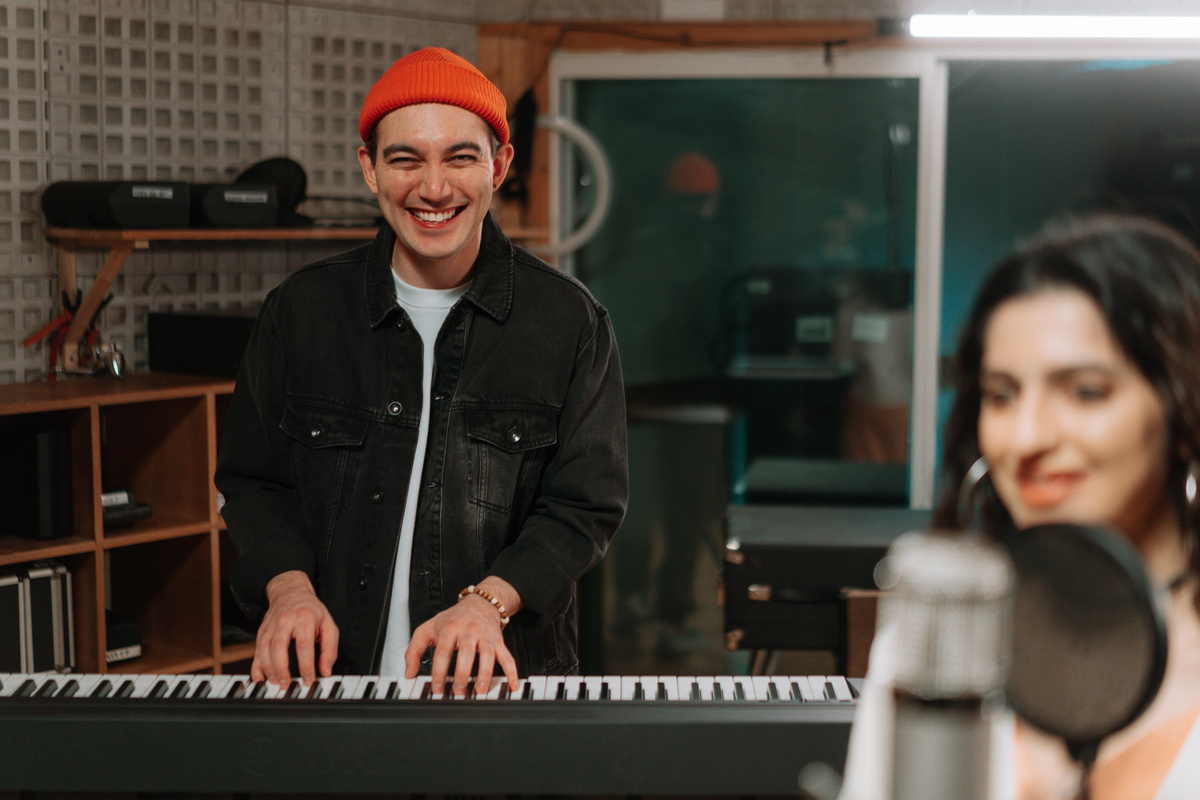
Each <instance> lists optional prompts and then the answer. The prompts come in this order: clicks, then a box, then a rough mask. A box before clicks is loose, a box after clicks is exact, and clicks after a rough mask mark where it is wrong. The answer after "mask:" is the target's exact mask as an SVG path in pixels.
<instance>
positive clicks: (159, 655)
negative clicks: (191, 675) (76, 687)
mask: <svg viewBox="0 0 1200 800" xmlns="http://www.w3.org/2000/svg"><path fill="white" fill-rule="evenodd" d="M232 392H233V381H229V380H213V379H211V378H198V377H192V376H182V375H164V374H155V373H147V374H135V375H130V376H128V377H126V378H124V379H120V380H118V379H115V378H109V377H103V378H79V379H73V380H59V381H53V382H47V383H33V384H20V385H10V386H0V420H12V419H13V418H14V417H16V418H20V419H21V422H22V424H33V423H35V422H36V423H37V424H38V425H52V426H55V427H59V428H66V429H67V430H69V431H70V437H71V460H72V464H71V472H72V493H73V496H72V505H73V515H74V526H73V531H74V534H73V535H71V536H68V537H64V538H60V539H46V540H43V539H32V538H22V537H20V536H15V535H3V536H0V565H3V566H6V567H13V566H19V565H22V564H29V563H32V562H34V561H39V560H43V559H50V558H54V559H59V560H60V561H61V562H62V563H64V564H66V565H67V567H68V569H69V570H70V571H71V573H72V581H73V585H74V591H73V596H74V609H73V610H74V621H75V653H76V662H77V664H76V666H77V669H78V670H79V671H81V672H107V671H109V670H110V668H109V665H108V664H106V663H105V658H104V655H105V652H106V651H107V646H106V621H105V609H106V608H111V609H113V610H115V611H119V612H121V613H123V614H126V615H129V616H132V617H134V618H135V619H137V620H138V621H139V623H140V625H141V628H142V647H143V654H142V656H141V657H139V658H137V659H135V660H132V661H129V662H121V663H119V664H114V665H112V666H111V671H113V672H117V673H125V674H129V673H172V672H192V671H213V672H220V669H221V664H223V663H229V662H231V661H237V660H242V653H241V651H238V650H234V651H233V653H234V655H230V651H229V650H228V649H222V647H221V644H220V628H221V610H220V600H221V598H220V591H219V588H220V585H221V582H222V579H223V575H224V574H225V573H226V572H227V571H228V565H229V563H230V562H231V561H232V558H233V554H232V552H231V550H232V545H231V543H230V542H229V539H228V535H227V534H224V533H223V532H222V531H223V528H224V525H223V524H222V523H221V520H220V517H219V516H218V514H217V511H216V499H217V497H216V495H217V493H216V488H215V487H214V486H213V484H212V475H213V471H214V469H215V468H216V458H217V455H216V454H217V447H218V444H219V439H220V431H221V429H222V427H223V426H222V425H221V424H220V422H221V420H222V418H223V417H224V412H225V410H226V409H227V408H228V398H229V396H230V394H231V393H232ZM26 420H28V422H26ZM107 488H126V489H130V490H132V491H133V492H134V494H135V496H136V497H137V499H138V500H139V501H141V502H146V503H149V504H150V506H151V508H152V509H153V514H152V516H150V517H149V518H147V519H144V520H139V521H137V522H135V523H134V524H132V525H130V526H129V527H125V528H120V529H116V530H107V531H106V530H104V524H103V519H102V515H101V513H100V508H101V505H100V494H101V492H102V491H103V490H104V489H107ZM251 654H252V650H251ZM235 656H236V657H235Z"/></svg>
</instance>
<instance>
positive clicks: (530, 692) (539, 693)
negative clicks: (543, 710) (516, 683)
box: [522, 675, 546, 700]
mask: <svg viewBox="0 0 1200 800" xmlns="http://www.w3.org/2000/svg"><path fill="white" fill-rule="evenodd" d="M526 683H527V684H528V686H529V688H528V689H527V690H526V691H524V692H523V693H522V695H523V696H524V697H525V698H526V699H529V700H545V699H546V676H545V675H530V676H529V678H528V679H527V681H526Z"/></svg>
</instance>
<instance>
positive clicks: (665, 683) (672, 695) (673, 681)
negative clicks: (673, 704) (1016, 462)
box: [655, 675, 687, 700]
mask: <svg viewBox="0 0 1200 800" xmlns="http://www.w3.org/2000/svg"><path fill="white" fill-rule="evenodd" d="M658 682H659V683H661V684H662V687H663V689H664V690H665V691H666V693H667V696H666V699H667V700H679V699H680V697H682V698H683V699H684V700H686V699H687V696H686V695H681V694H680V691H679V679H678V678H676V677H675V676H673V675H663V676H660V677H659V678H658ZM655 691H656V692H657V691H658V689H657V686H656V687H655Z"/></svg>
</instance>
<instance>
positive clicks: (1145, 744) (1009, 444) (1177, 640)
mask: <svg viewBox="0 0 1200 800" xmlns="http://www.w3.org/2000/svg"><path fill="white" fill-rule="evenodd" d="M956 381H957V396H956V400H955V405H954V408H953V410H952V412H951V414H950V418H949V420H948V422H947V427H946V431H945V437H944V439H945V459H944V463H945V467H946V475H945V478H946V480H945V482H944V487H945V494H944V499H943V501H942V502H941V503H940V505H939V508H938V509H937V511H936V512H935V515H934V524H935V527H939V528H943V529H947V528H954V527H958V525H959V524H960V521H959V520H958V514H959V511H958V492H959V487H960V485H961V484H962V482H963V480H964V478H965V477H966V475H967V472H968V470H969V469H970V468H971V466H972V465H973V464H974V463H975V462H976V461H977V460H978V459H980V457H982V458H983V459H984V462H985V463H986V465H987V467H988V475H987V477H986V479H985V481H984V484H983V486H982V487H981V488H982V491H980V492H978V493H977V494H978V495H979V496H980V497H981V500H980V502H981V512H982V516H983V521H984V527H985V528H986V529H988V530H990V531H993V532H997V531H1002V530H1003V529H1004V528H1005V526H1016V527H1017V528H1026V527H1029V526H1032V525H1037V524H1043V523H1051V522H1065V523H1082V524H1089V523H1104V524H1108V525H1110V526H1113V527H1115V528H1116V529H1118V530H1119V531H1121V532H1122V533H1123V534H1124V535H1125V536H1127V537H1128V538H1129V540H1130V541H1131V542H1132V543H1133V545H1134V546H1135V548H1136V549H1137V551H1138V552H1139V554H1140V555H1141V557H1142V560H1143V563H1144V565H1145V567H1146V571H1147V573H1148V574H1149V576H1150V578H1151V580H1152V582H1153V583H1154V584H1155V585H1156V586H1157V587H1159V591H1160V596H1161V597H1162V600H1163V610H1164V615H1165V619H1166V626H1167V634H1168V653H1169V655H1168V661H1167V669H1166V674H1165V677H1164V679H1163V683H1162V686H1161V688H1160V690H1159V692H1158V694H1157V695H1156V697H1155V699H1154V701H1153V702H1152V704H1151V705H1150V706H1149V708H1148V709H1147V710H1146V711H1145V712H1144V713H1143V714H1142V715H1141V716H1140V717H1139V718H1138V719H1137V720H1136V721H1135V722H1134V723H1132V724H1131V725H1129V726H1128V727H1126V728H1125V729H1123V730H1121V731H1119V732H1117V733H1116V734H1114V735H1112V736H1110V737H1109V738H1108V739H1106V740H1105V741H1104V743H1103V744H1102V745H1101V747H1100V749H1099V752H1098V754H1097V758H1096V762H1095V765H1094V767H1093V768H1092V771H1091V774H1090V778H1089V788H1090V795H1091V797H1092V798H1093V800H1108V799H1109V798H1112V799H1114V800H1115V799H1116V798H1120V800H1140V799H1141V798H1145V799H1146V800H1150V799H1151V798H1156V797H1159V798H1162V800H1166V798H1167V797H1175V796H1177V795H1176V794H1174V793H1172V792H1173V790H1171V789H1170V788H1167V789H1163V791H1164V792H1166V794H1159V792H1160V788H1162V787H1164V786H1166V787H1172V786H1175V785H1177V784H1176V781H1178V780H1180V778H1181V775H1182V771H1183V770H1185V769H1200V723H1198V721H1197V720H1198V718H1200V611H1198V609H1200V579H1198V574H1200V547H1197V544H1200V514H1198V513H1197V509H1198V508H1200V496H1198V493H1197V479H1198V478H1200V251H1197V249H1196V248H1195V247H1194V246H1193V245H1192V244H1191V243H1190V242H1189V241H1188V240H1187V239H1186V238H1184V237H1183V236H1181V235H1179V234H1178V233H1176V232H1175V231H1174V230H1172V229H1170V228H1168V227H1166V226H1163V225H1161V224H1159V223H1157V222H1153V221H1150V220H1146V219H1141V218H1137V217H1130V216H1118V215H1096V216H1091V217H1087V218H1080V219H1073V220H1071V221H1067V222H1062V223H1059V224H1056V225H1054V226H1053V227H1050V228H1047V229H1046V230H1045V231H1044V232H1043V233H1042V234H1041V235H1040V236H1039V237H1038V238H1037V239H1036V240H1033V241H1031V242H1030V243H1028V244H1027V245H1026V246H1024V247H1022V248H1020V249H1019V250H1017V251H1016V252H1015V253H1014V254H1013V255H1011V256H1009V257H1008V258H1006V259H1005V260H1004V261H1003V262H1001V263H1000V264H999V265H998V266H997V267H996V269H995V270H994V271H993V272H992V273H991V275H990V276H989V277H988V279H987V281H986V282H985V284H984V286H983V288H982V290H981V292H980V294H979V297H978V299H977V301H976V304H975V307H974V310H973V312H972V314H971V316H970V318H969V320H968V322H967V324H966V326H965V328H964V330H963V334H962V339H961V341H960V347H959V351H958V360H957V373H956ZM872 657H873V661H874V657H875V654H874V653H873V654H872ZM874 667H875V664H874V663H873V664H872V668H873V669H874ZM872 713H874V712H872ZM856 722H857V721H856ZM1007 731H1008V729H1007V728H1005V729H1004V730H1003V731H1001V732H1000V734H999V738H1001V739H1002V740H1003V741H1001V742H1000V745H1001V746H1000V747H998V748H995V750H996V752H997V753H999V754H1000V756H1001V757H1003V758H1004V759H1005V760H1006V761H1009V762H1015V766H1005V765H1002V764H999V763H996V762H995V761H993V771H994V772H998V773H1000V774H998V775H996V776H995V777H996V778H997V779H998V780H994V781H993V784H994V785H993V792H992V795H993V797H1011V796H1014V795H1015V796H1018V797H1020V798H1022V800H1024V798H1050V797H1070V796H1072V795H1073V794H1074V789H1075V788H1076V787H1077V786H1078V775H1077V767H1075V766H1074V764H1073V763H1072V762H1071V760H1070V759H1069V758H1068V756H1067V754H1066V750H1065V748H1064V747H1063V746H1062V744H1061V743H1060V742H1058V741H1057V740H1055V739H1052V738H1051V737H1049V736H1047V735H1045V734H1042V733H1040V732H1039V731H1037V730H1036V729H1034V728H1032V727H1031V726H1028V725H1023V724H1021V723H1020V722H1018V723H1017V724H1016V735H1015V740H1014V738H1013V737H1012V735H1011V734H1009V733H1008V732H1007ZM853 738H854V740H853V741H852V745H851V759H850V761H849V762H848V764H847V776H846V777H847V784H846V791H845V792H844V794H843V796H844V797H847V798H849V797H868V796H871V795H873V794H875V792H876V790H878V789H880V788H882V787H881V786H879V785H875V786H870V785H869V783H870V782H869V781H868V782H863V781H861V780H859V778H857V777H856V776H855V774H854V773H855V771H856V768H857V769H862V767H861V765H862V764H863V763H864V762H865V761H866V760H867V759H868V758H869V757H870V756H869V755H868V752H867V751H869V750H870V749H871V746H870V745H869V744H867V743H866V740H867V739H868V738H869V737H867V736H866V735H865V733H862V734H860V733H858V732H857V731H856V732H855V736H854V737H853ZM1185 742H1186V748H1185ZM1193 748H1194V749H1193ZM856 750H859V751H862V752H861V753H856V752H855V751H856ZM1181 752H1182V753H1183V755H1181ZM1173 767H1175V769H1176V771H1177V772H1179V773H1180V774H1176V775H1174V776H1172V777H1171V779H1170V780H1168V773H1170V772H1171V770H1172V768H1173ZM1197 781H1200V775H1197V776H1194V777H1192V778H1190V779H1187V780H1186V781H1185V782H1186V783H1189V784H1190V789H1189V790H1188V792H1189V793H1188V794H1187V795H1185V796H1188V797H1192V796H1196V793H1197V792H1200V788H1197V787H1200V783H1198V782H1197ZM877 783H878V782H877Z"/></svg>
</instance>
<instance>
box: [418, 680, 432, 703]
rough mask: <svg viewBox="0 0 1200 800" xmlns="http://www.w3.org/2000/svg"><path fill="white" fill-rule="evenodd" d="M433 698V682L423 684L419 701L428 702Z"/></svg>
mask: <svg viewBox="0 0 1200 800" xmlns="http://www.w3.org/2000/svg"><path fill="white" fill-rule="evenodd" d="M432 697H433V682H432V681H430V682H429V683H427V684H425V685H424V686H422V687H421V697H420V699H421V700H429V699H431V698H432Z"/></svg>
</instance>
